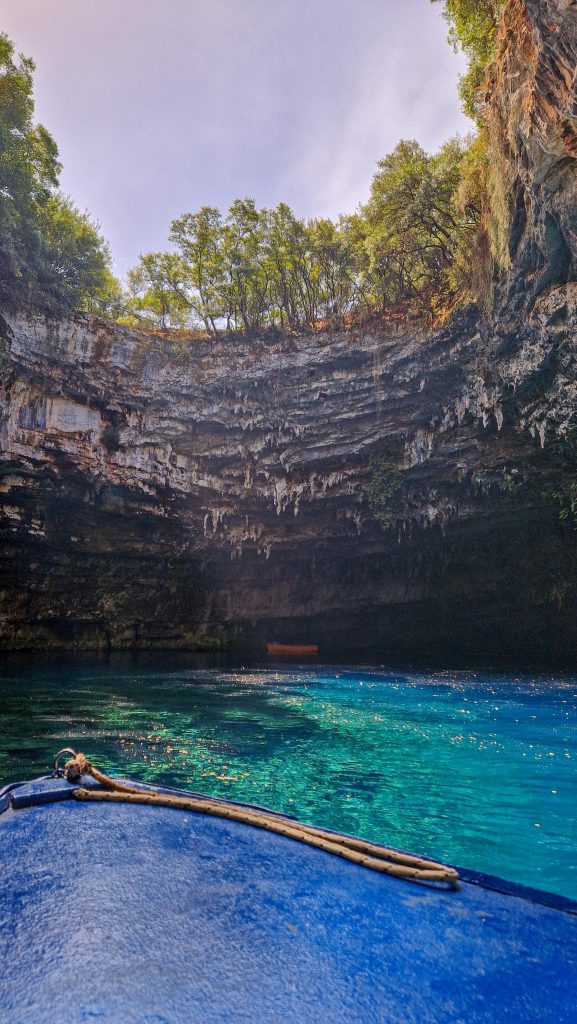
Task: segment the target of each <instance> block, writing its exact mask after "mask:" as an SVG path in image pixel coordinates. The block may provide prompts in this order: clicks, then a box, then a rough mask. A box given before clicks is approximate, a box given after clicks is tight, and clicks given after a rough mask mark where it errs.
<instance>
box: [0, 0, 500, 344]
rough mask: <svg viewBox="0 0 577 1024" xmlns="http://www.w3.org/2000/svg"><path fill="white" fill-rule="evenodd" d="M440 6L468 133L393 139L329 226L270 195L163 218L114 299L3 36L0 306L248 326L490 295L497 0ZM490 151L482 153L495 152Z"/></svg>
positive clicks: (398, 310) (495, 210) (495, 222)
mask: <svg viewBox="0 0 577 1024" xmlns="http://www.w3.org/2000/svg"><path fill="white" fill-rule="evenodd" d="M433 2H435V3H438V2H442V3H443V7H444V11H443V13H444V16H445V18H446V20H447V22H448V24H449V29H450V32H449V39H450V41H451V42H452V43H453V45H455V46H459V47H461V48H462V49H463V50H464V52H465V53H466V55H467V58H468V63H469V69H468V72H467V74H466V75H465V76H464V78H463V80H462V96H463V103H464V108H465V110H466V111H467V112H468V113H469V114H470V115H471V116H472V117H474V118H475V120H476V121H477V124H478V126H479V127H478V134H477V136H476V137H475V138H472V139H469V140H467V141H466V142H464V141H462V140H461V139H458V138H457V139H451V140H450V141H449V142H447V143H446V144H445V145H444V146H443V147H442V148H441V149H440V150H439V151H438V152H437V153H433V154H430V153H426V152H425V150H424V149H423V148H422V147H421V146H420V145H419V144H418V142H415V141H411V140H402V141H401V142H399V144H398V145H397V146H396V148H395V149H394V150H393V151H392V152H391V153H389V154H388V155H387V156H385V157H384V158H383V159H382V160H381V161H380V162H379V163H378V168H377V171H376V174H375V176H374V178H373V182H372V186H371V192H370V196H369V198H368V201H367V202H366V203H365V204H364V205H363V206H361V207H360V208H359V209H358V210H357V212H356V213H354V214H352V215H348V216H342V217H340V218H339V220H338V221H337V222H336V223H335V222H333V221H331V220H329V219H327V218H316V219H312V220H308V221H307V220H303V219H301V218H298V217H296V216H295V214H294V213H293V212H292V210H291V209H290V208H289V207H288V206H287V205H286V204H285V203H280V204H279V205H278V206H277V207H276V208H275V209H259V208H258V207H257V206H256V204H255V201H254V200H253V199H251V198H244V199H237V200H236V201H235V202H233V203H232V205H231V207H230V209H229V210H228V212H227V213H226V214H225V215H223V214H222V213H221V212H220V211H219V210H218V209H216V208H214V207H211V206H204V207H202V208H201V209H200V210H198V211H197V212H188V213H184V214H183V215H182V216H180V217H178V218H177V219H176V220H174V221H173V222H172V226H171V230H170V235H169V244H170V247H169V249H168V250H167V251H163V252H150V253H147V254H145V255H143V256H141V257H140V260H139V263H138V265H137V266H136V267H135V268H134V269H133V270H132V271H130V272H129V274H128V280H127V289H126V291H125V292H124V293H123V292H122V291H121V289H120V286H119V284H118V282H117V281H116V280H115V279H114V277H113V275H112V273H111V269H110V255H109V252H108V249H107V246H106V244H105V242H104V240H103V239H102V237H101V236H100V233H99V231H98V229H97V227H95V225H94V224H93V223H92V221H91V220H90V219H89V217H88V216H87V215H86V214H83V213H80V212H79V211H78V210H77V209H76V207H75V206H74V205H73V203H72V202H71V201H70V200H69V199H68V198H67V197H65V196H63V195H62V194H61V192H59V190H58V181H59V173H60V165H59V163H58V150H57V146H56V143H55V142H54V139H53V138H52V136H51V135H50V134H49V133H48V132H47V131H46V129H45V128H43V127H42V126H41V125H35V124H34V122H33V115H34V102H33V97H32V85H33V71H34V64H33V62H32V61H30V60H28V59H26V58H24V57H19V58H17V57H16V56H15V53H14V47H13V45H12V43H11V42H10V41H9V39H8V38H7V37H6V36H5V35H0V306H4V307H8V308H9V307H13V308H25V309H36V310H40V311H42V312H45V313H48V314H51V315H58V314H65V313H67V312H69V311H71V310H74V309H84V310H88V311H90V312H98V313H108V314H109V315H115V316H116V317H117V318H118V319H120V320H121V321H122V322H124V323H127V324H129V325H132V326H139V325H144V326H155V327H159V328H185V327H187V328H190V327H194V328H200V329H201V330H203V331H206V332H207V333H208V334H209V335H211V336H216V335H217V334H219V333H220V332H223V331H244V332H246V333H248V334H254V333H257V332H259V331H263V330H266V329H274V330H280V331H295V330H299V329H302V328H303V327H307V326H316V325H319V324H323V323H324V324H327V325H334V326H337V325H338V324H340V323H341V321H342V319H343V317H346V316H347V315H351V314H352V315H359V314H362V315H364V314H366V313H368V314H372V313H378V314H383V315H389V314H390V315H393V316H398V315H418V316H424V317H427V318H428V319H429V320H438V319H439V318H442V317H443V316H444V315H445V314H446V313H447V312H448V311H450V310H452V309H453V308H454V307H455V306H456V305H457V304H459V303H460V302H462V301H464V300H465V301H466V300H467V299H469V298H471V297H473V298H481V299H485V300H487V299H488V298H490V295H491V290H492V282H493V280H494V278H495V272H496V270H497V271H498V269H499V268H500V267H503V266H505V265H506V262H507V252H506V245H505V243H504V241H503V240H504V239H505V238H506V235H507V228H508V220H507V196H506V194H505V192H504V188H503V180H502V179H503V176H502V175H501V177H499V174H498V166H497V161H496V160H492V157H491V153H492V150H491V145H490V142H489V136H488V132H487V129H486V125H485V123H484V116H485V115H484V111H483V82H484V76H485V75H486V69H487V65H488V64H489V63H490V61H491V59H492V58H493V56H494V52H495V42H496V28H497V24H498V21H499V18H500V14H501V12H502V8H503V3H504V0H494V2H489V0H476V2H473V0H433ZM493 149H494V147H493Z"/></svg>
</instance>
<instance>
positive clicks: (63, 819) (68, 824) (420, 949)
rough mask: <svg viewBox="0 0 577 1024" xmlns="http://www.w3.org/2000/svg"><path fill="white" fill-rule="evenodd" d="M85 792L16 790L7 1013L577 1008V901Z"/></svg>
mask: <svg viewBox="0 0 577 1024" xmlns="http://www.w3.org/2000/svg"><path fill="white" fill-rule="evenodd" d="M87 784H91V782H90V781H89V782H88V783H87ZM71 788H72V787H71V786H70V785H69V784H68V783H65V782H63V781H61V780H45V781H37V782H35V783H32V784H25V785H23V786H21V787H18V788H15V789H12V790H11V791H10V792H6V791H4V795H2V793H1V792H0V874H1V878H2V882H1V886H0V922H1V927H0V962H1V963H2V972H1V980H0V1021H2V1022H3V1024H4V1022H6V1024H56V1022H57V1021H64V1020H68V1021H71V1022H73V1024H84V1022H89V1021H90V1022H98V1024H112V1022H114V1024H117V1022H121V1024H176V1022H178V1024H193V1022H197V1021H198V1022H202V1024H213V1022H214V1024H216V1022H219V1024H226V1022H235V1024H240V1022H255V1024H256V1022H259V1024H265V1022H276V1021H278V1022H280V1021H283V1022H313V1021H314V1022H317V1024H318V1022H321V1024H323V1022H331V1024H340V1022H343V1024H344V1022H347V1024H354V1022H358V1024H372V1022H379V1024H384V1022H387V1024H388V1022H391V1024H429V1022H430V1024H441V1022H447V1024H448V1022H451V1024H457V1022H462V1024H481V1022H482V1024H496V1022H499V1024H501V1022H502V1024H506V1022H518V1024H529V1022H532V1021H535V1022H537V1021H539V1024H548V1022H551V1024H564V1022H566V1024H575V1021H576V1020H577V916H575V914H576V912H577V907H576V906H575V904H571V903H570V902H569V901H563V900H561V899H559V900H557V899H556V898H554V897H553V898H551V899H550V900H549V902H550V903H552V904H553V905H552V906H545V905H543V903H541V902H535V900H536V899H539V898H540V897H539V895H538V894H534V893H532V892H531V891H530V890H524V889H522V888H520V887H514V886H513V887H510V888H511V891H510V892H499V891H495V888H488V887H486V886H491V885H494V886H495V887H496V888H498V887H502V888H504V889H507V888H508V886H507V885H506V884H502V883H499V881H498V880H496V879H493V880H491V879H486V878H485V879H484V881H485V884H484V885H480V884H478V881H479V880H480V879H479V878H478V879H477V884H476V882H475V876H473V875H471V880H470V881H464V882H463V883H462V885H461V886H460V888H459V890H458V891H447V890H444V889H438V888H437V889H436V888H433V887H427V886H424V885H421V884H414V883H413V884H412V883H408V882H401V881H399V880H397V879H393V878H389V877H386V876H383V875H378V874H375V873H373V872H371V871H368V870H366V869H364V868H361V867H358V866H355V865H351V864H349V863H347V862H345V861H342V860H340V859H339V858H337V857H334V856H331V855H330V854H327V853H323V852H321V851H318V850H314V849H311V848H310V847H307V846H304V845H302V844H300V843H297V842H295V841H293V840H290V839H286V838H283V837H281V836H277V835H273V834H270V833H266V832H263V831H260V830H258V829H254V828H251V827H249V826H247V825H241V824H238V823H235V822H228V821H225V820H222V819H215V818H211V817H206V816H204V815H199V814H193V813H185V812H182V811H175V810H170V809H168V808H163V807H152V806H126V805H123V804H113V805H111V804H100V803H91V804H82V803H78V802H76V801H74V800H71V799H63V797H67V796H69V794H70V790H71ZM44 801H48V802H44ZM15 805H17V806H15ZM543 899H544V902H545V903H546V902H547V901H548V898H547V897H543ZM561 908H563V909H561Z"/></svg>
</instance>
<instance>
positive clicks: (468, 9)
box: [432, 0, 505, 122]
mask: <svg viewBox="0 0 577 1024" xmlns="http://www.w3.org/2000/svg"><path fill="white" fill-rule="evenodd" d="M432 2H433V3H442V4H443V14H444V17H445V19H446V21H447V22H448V23H449V41H450V42H451V43H452V44H453V46H454V47H455V48H460V49H462V50H463V51H464V53H465V54H466V56H467V58H468V62H469V67H468V70H467V73H466V74H465V75H464V76H463V78H462V79H461V89H460V91H461V99H462V101H463V109H464V110H465V113H466V114H468V115H469V117H472V118H473V120H475V121H477V122H479V120H480V118H481V110H480V104H479V91H480V89H481V86H482V83H483V77H484V70H485V67H486V65H487V64H488V62H489V61H490V60H491V59H492V57H493V56H494V53H495V34H496V31H497V26H498V24H499V20H500V18H501V14H502V11H503V7H504V6H505V0H432Z"/></svg>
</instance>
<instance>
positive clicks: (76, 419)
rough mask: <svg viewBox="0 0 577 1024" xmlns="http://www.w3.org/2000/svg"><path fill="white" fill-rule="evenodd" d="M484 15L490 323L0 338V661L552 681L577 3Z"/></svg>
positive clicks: (574, 310) (568, 333) (40, 328)
mask: <svg viewBox="0 0 577 1024" xmlns="http://www.w3.org/2000/svg"><path fill="white" fill-rule="evenodd" d="M507 18H508V19H509V25H510V27H511V26H512V27H515V29H516V34H513V35H510V36H509V37H508V41H503V43H502V44H501V52H500V58H499V74H498V77H497V85H496V89H495V92H494V95H493V97H492V99H491V102H492V103H495V104H497V105H498V107H499V111H500V116H501V118H502V120H503V121H504V122H506V123H507V124H508V125H509V128H508V144H509V147H510V159H511V161H512V167H513V168H514V188H513V191H512V196H513V198H512V225H513V228H512V232H514V235H515V237H514V238H513V235H512V244H511V252H512V268H511V273H510V278H509V281H508V287H507V288H505V289H504V291H503V295H502V297H501V300H500V304H499V306H498V308H497V312H496V314H495V315H494V317H493V318H492V319H491V320H490V321H488V320H484V319H483V318H481V317H480V316H479V315H478V314H477V313H476V312H475V311H463V312H461V313H460V314H459V315H458V316H457V317H456V318H455V319H454V320H453V321H452V322H451V324H450V325H449V326H447V327H445V328H443V329H441V330H438V331H436V332H434V333H425V332H423V331H421V330H419V329H418V328H416V327H414V326H412V327H411V326H407V327H406V328H405V329H401V328H395V329H393V328H385V327H383V326H382V325H379V324H377V323H367V324H366V325H364V326H361V325H359V326H357V327H355V328H353V329H351V330H347V331H340V332H336V333H335V332H333V333H322V332H311V333H310V334H308V335H304V336H301V337H298V338H286V339H282V340H276V341H273V340H271V339H265V338H261V339H253V340H249V339H238V338H237V339H233V340H230V339H222V340H219V341H217V342H208V341H207V342H194V343H191V344H190V345H188V346H183V347H179V346H178V345H175V344H171V343H169V342H167V341H165V340H163V339H160V338H157V337H147V336H145V335H140V334H136V333H133V332H130V331H128V330H126V329H124V328H121V327H116V326H114V325H110V324H106V323H104V322H102V321H97V320H94V319H89V318H87V317H77V318H75V319H73V320H68V321H63V322H61V323H58V324H54V323H45V322H43V321H41V320H26V319H24V318H12V319H10V320H9V331H8V332H7V334H8V338H7V341H6V346H5V347H6V352H5V355H4V357H3V363H2V368H1V378H2V383H1V387H2V399H1V406H0V494H1V500H0V546H1V554H2V557H1V560H0V645H1V646H2V647H4V648H13V649H14V648H30V647H32V648H45V647H56V648H65V649H73V648H86V647H93V648H104V649H106V648H114V647H133V648H154V647H156V648H175V649H177V648H189V649H190V648H199V647H200V648H205V649H206V648H212V647H214V646H217V645H219V644H223V643H226V642H229V641H231V642H233V643H237V644H251V645H253V646H254V647H255V648H256V649H257V650H262V649H263V645H264V642H265V641H266V640H275V639H278V640H284V641H288V642H290V641H298V640H305V641H309V642H316V643H319V644H320V646H321V653H325V654H332V653H334V654H339V655H341V656H347V655H351V657H354V658H359V657H360V656H362V655H364V654H367V655H368V654H378V655H380V656H382V657H391V658H394V657H397V656H408V657H416V656H422V657H424V658H435V659H437V660H445V659H447V658H452V657H455V658H460V659H461V660H463V661H469V662H472V661H475V660H476V659H479V658H489V659H494V660H511V659H517V660H530V659H543V660H548V661H551V660H554V659H559V660H570V659H571V657H572V656H573V652H574V650H575V644H576V642H577V583H576V581H577V532H576V531H575V522H574V517H573V514H572V511H571V510H572V507H573V506H572V504H571V502H572V498H575V499H576V502H577V432H576V427H577V407H576V387H577V386H576V372H575V370H576V358H577V347H576V344H575V337H576V330H577V282H576V280H575V278H576V276H577V275H576V274H575V260H574V247H575V243H576V237H577V236H576V234H575V224H574V217H575V210H576V209H577V203H576V199H577V194H576V192H577V190H576V188H575V168H576V166H577V165H576V164H575V159H576V156H577V154H576V152H575V144H574V135H573V127H574V120H575V115H574V103H575V90H574V86H573V77H572V76H574V74H575V52H577V5H575V4H573V3H569V2H567V0H546V2H545V3H543V2H539V3H537V2H534V3H533V2H529V0H527V2H526V3H521V2H520V0H511V3H510V4H509V8H508V10H507ZM520 111H521V113H519V112H520ZM548 217H552V218H553V220H554V222H555V225H556V227H555V231H557V232H558V233H560V236H562V244H561V241H560V240H559V237H560V236H559V234H558V235H555V232H554V231H553V229H552V228H551V226H550V223H549V221H548V220H547V218H548ZM548 225H549V226H548ZM563 246H565V249H564V250H563V252H564V255H563V254H562V258H560V257H559V253H560V252H561V249H563ZM566 250H567V251H566ZM567 252H569V255H567ZM556 254H557V255H556ZM7 319H8V318H7ZM573 481H575V488H576V490H575V493H574V494H573V492H572V489H571V487H572V482H573ZM562 509H565V510H566V516H565V518H560V515H559V513H560V510H562Z"/></svg>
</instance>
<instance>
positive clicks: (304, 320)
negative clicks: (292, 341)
mask: <svg viewBox="0 0 577 1024" xmlns="http://www.w3.org/2000/svg"><path fill="white" fill-rule="evenodd" d="M466 153H467V146H466V145H465V144H464V143H463V142H462V141H461V140H459V139H452V140H450V141H449V142H448V143H446V144H445V145H444V146H443V147H442V148H441V149H440V151H439V152H438V153H436V154H433V155H430V154H427V153H426V152H425V151H424V149H423V148H422V147H421V146H420V145H419V144H418V143H417V142H414V141H402V142H400V143H399V144H398V146H397V147H396V148H395V149H394V150H393V152H392V153H390V154H389V155H388V156H387V157H385V158H384V159H383V160H381V161H380V163H379V165H378V170H377V173H376V174H375V176H374V178H373V183H372V186H371V193H370V197H369V200H368V202H367V203H366V204H365V205H364V206H363V207H361V209H360V210H359V211H358V212H357V213H355V214H353V215H352V216H344V217H341V218H340V219H339V221H338V222H337V223H336V224H335V223H333V222H332V221H331V220H328V219H326V218H320V219H313V220H309V221H304V220H301V219H298V218H297V217H295V215H294V213H293V212H292V210H291V209H290V208H289V207H288V206H287V205H286V204H284V203H281V204H280V205H279V206H277V207H276V209H273V210H267V209H260V210H259V209H258V208H257V207H256V205H255V202H254V200H253V199H237V200H236V202H234V203H233V204H232V206H231V207H230V210H229V211H228V214H227V215H226V216H225V217H223V216H222V214H221V213H220V211H219V210H217V209H215V208H213V207H209V206H205V207H202V209H200V210H199V211H198V212H197V213H185V214H183V216H181V217H179V218H178V219H177V220H175V221H173V223H172V228H171V232H170V242H171V243H172V246H173V249H172V251H169V252H156V253H148V254H146V255H144V256H142V257H141V258H140V262H139V264H138V266H137V267H136V268H135V269H134V270H132V271H131V272H130V274H129V289H130V292H131V295H130V298H129V301H128V305H127V310H126V315H125V317H124V319H125V321H126V322H128V323H131V322H135V323H139V322H152V323H155V324H156V325H158V326H160V327H167V326H173V327H181V326H184V325H187V324H191V325H196V326H200V327H202V328H204V329H205V330H206V331H208V332H209V334H211V335H216V334H217V333H218V332H219V331H221V330H244V331H246V332H248V333H254V332H256V331H260V330H263V329H266V328H271V327H274V328H277V329H280V330H287V329H288V330H296V329H298V328H301V327H303V326H306V325H313V324H317V323H319V321H328V322H329V323H331V322H337V321H339V320H340V318H342V317H343V316H344V315H345V314H347V313H350V312H356V311H359V310H363V311H369V312H370V311H376V312H386V311H387V310H388V309H391V307H397V306H399V305H401V306H403V308H404V309H405V311H406V312H409V311H411V312H416V313H418V314H427V315H432V316H435V315H436V314H437V313H438V311H439V308H440V307H441V306H443V305H447V304H451V303H453V302H454V301H455V300H456V298H457V297H458V296H459V295H460V293H461V292H462V289H463V287H464V286H465V284H466V278H467V274H468V273H469V270H468V268H466V267H465V261H462V260H461V261H459V260H458V259H457V255H458V253H459V252H461V251H462V250H463V248H464V247H467V246H468V239H469V236H470V234H471V230H472V229H473V230H474V228H475V225H476V221H477V213H476V208H475V207H474V205H473V204H471V203H466V204H461V203H460V201H459V188H460V182H461V165H462V163H463V160H464V158H465V156H466Z"/></svg>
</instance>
